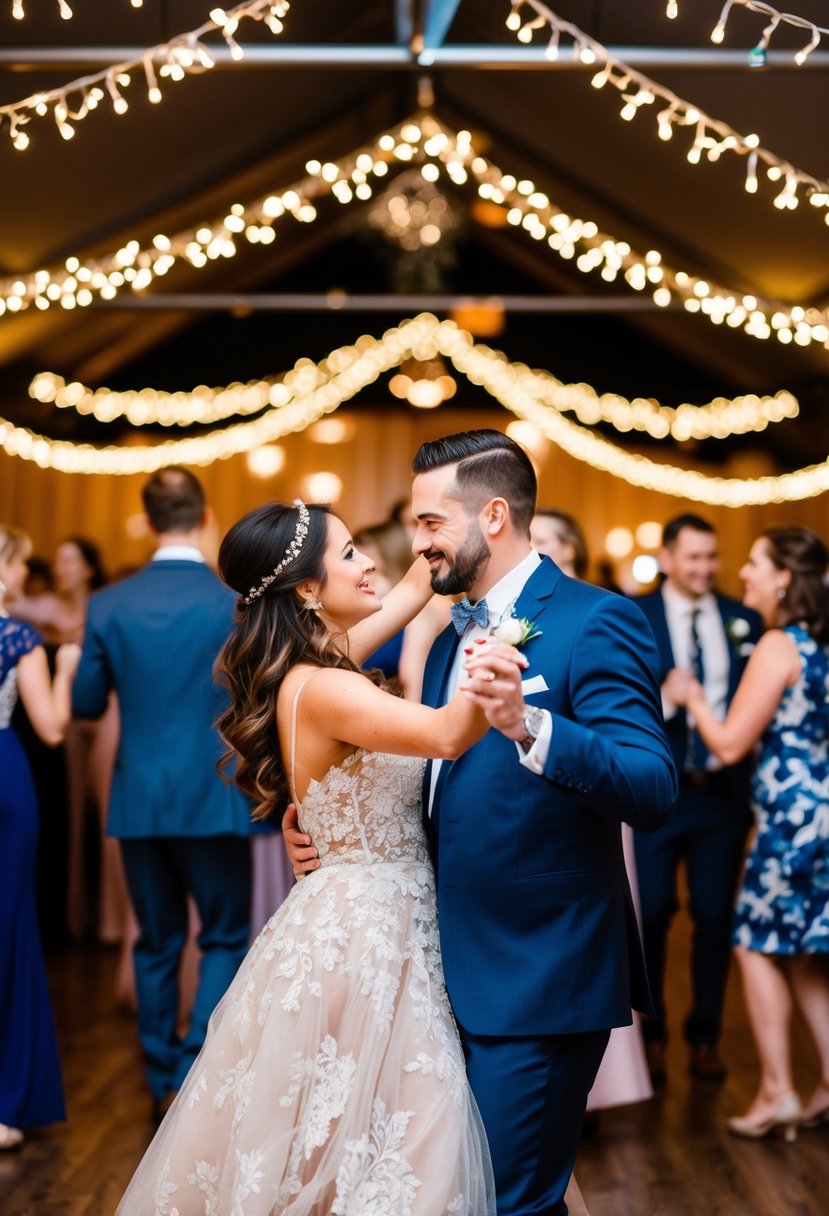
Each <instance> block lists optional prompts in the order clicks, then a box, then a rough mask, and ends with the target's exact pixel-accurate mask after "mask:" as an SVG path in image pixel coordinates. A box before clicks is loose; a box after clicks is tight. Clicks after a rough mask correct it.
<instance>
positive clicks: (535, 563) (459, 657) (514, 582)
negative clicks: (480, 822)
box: [429, 549, 553, 814]
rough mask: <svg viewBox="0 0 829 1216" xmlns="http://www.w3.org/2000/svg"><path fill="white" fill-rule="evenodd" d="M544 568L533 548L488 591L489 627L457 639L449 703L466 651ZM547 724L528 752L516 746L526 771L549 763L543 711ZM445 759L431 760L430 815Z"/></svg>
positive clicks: (550, 724)
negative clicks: (537, 571) (540, 569)
mask: <svg viewBox="0 0 829 1216" xmlns="http://www.w3.org/2000/svg"><path fill="white" fill-rule="evenodd" d="M540 565H541V558H540V557H539V556H538V554H537V553H536V552H535V550H534V549H532V550H530V552H529V553H528V554H527V556H526V557H525V558H524V560H523V561H521V562H519V563H518V565H517V566H515V567H513V569H512V570H510V572H509V573H508V574H505V575H504V577H503V578H502V579H501V580H500V582H497V583H496V584H495V586H494V587H492V588H491V589H490V590H489V591H487V593H486V595H485V596H484V599H485V600H486V606H487V611H488V616H489V619H488V622H487V625H486V627H484V626H482V625H477V624H475V622H474V621H470V623H469V624H468V625H467V627H466V629H465V631H464V633H463V635H462V636H461V637H459V638H458V645H457V649H456V650H455V657H454V659H453V660H452V666H451V667H450V669H449V677H448V679H447V681H446V701H451V699H452V697H453V696H454V695H455V693H456V692H457V691H458V687H459V685H460V683H461V677H462V676H465V672H464V671H463V660H464V658H465V657H466V656H465V654H464V651H465V649H466V648H467V647H468V646H470V645H472V644H473V643H474V642H475V641H476V639H478V638H486V637H488V636H489V631H490V630H491V629H493V628H494V627H495V626H496V625H498V624H499V623H500V621H501V618H502V617H504V616H505V615H508V613H507V609H508V608H509V607H510V605H512V604H514V603H515V601H516V600H517V599H518V597H519V595H520V594H521V592H522V591H523V590H524V587H525V585H526V583H527V582H528V581H529V579H530V577H531V575H533V574H534V573H535V571H536V570H537V569H538V567H539V566H540ZM543 712H544V716H545V723H544V726H543V728H542V729H541V731H540V732H539V735H538V738H537V739H536V741H535V743H534V744H533V746H532V747H531V748H530V750H529V751H528V752H525V751H524V749H523V748H522V747H520V746H519V745H518V744H517V743H516V745H515V746H516V749H517V751H518V756H519V760H520V762H521V764H523V765H524V766H525V768H529V769H531V770H532V771H533V772H536V773H541V772H543V771H544V764H545V762H546V760H547V754H548V752H549V750H550V741H551V739H552V735H553V719H552V716H551V715H550V714H549V713H547V711H546V710H544V711H543ZM442 763H443V761H442V760H433V761H432V779H431V784H430V786H429V813H430V814H431V810H432V801H433V799H434V796H435V786H436V785H437V780H438V774H439V772H440V766H441V764H442Z"/></svg>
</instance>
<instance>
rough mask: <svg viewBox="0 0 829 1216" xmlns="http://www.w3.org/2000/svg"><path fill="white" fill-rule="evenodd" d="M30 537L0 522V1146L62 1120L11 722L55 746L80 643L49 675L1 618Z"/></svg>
mask: <svg viewBox="0 0 829 1216" xmlns="http://www.w3.org/2000/svg"><path fill="white" fill-rule="evenodd" d="M30 553H31V543H30V541H29V538H28V536H27V535H26V534H25V532H21V531H20V529H19V528H14V527H11V526H8V525H5V524H0V1149H9V1148H15V1147H17V1145H19V1144H20V1142H21V1141H22V1139H23V1131H22V1129H23V1128H27V1127H38V1126H42V1125H44V1124H47V1123H56V1122H58V1121H59V1120H61V1119H64V1118H65V1111H64V1104H63V1087H62V1084H61V1075H60V1063H59V1060H58V1050H57V1043H56V1041H55V1031H54V1026H53V1022H52V1011H51V1007H50V1004H49V994H48V991H47V988H46V975H45V971H44V966H43V956H42V953H41V947H40V937H39V934H38V928H37V915H36V911H35V898H34V880H35V858H36V852H37V834H38V807H37V800H36V797H35V790H34V785H33V783H32V774H31V771H30V769H29V765H28V762H27V760H26V756H25V753H24V751H23V748H22V746H21V744H20V740H19V739H18V738H17V735H16V734H15V732H14V730H13V729H12V728H11V716H12V711H13V710H14V707H15V704H16V703H17V699H18V697H19V698H20V700H21V701H22V702H23V705H24V707H25V709H26V713H27V714H28V716H29V720H30V722H31V724H32V727H33V729H34V730H35V732H36V734H37V735H38V736H39V738H41V739H42V740H43V742H44V743H47V744H49V745H50V746H52V747H55V746H57V744H58V743H60V742H61V740H62V739H63V735H64V732H65V730H66V727H67V725H68V723H69V719H70V716H71V710H72V704H71V692H72V678H73V676H74V673H75V669H76V668H77V665H78V659H79V657H80V648H79V647H78V646H77V645H74V644H69V645H65V646H61V647H60V649H59V650H58V652H57V656H56V673H55V678H54V682H52V680H51V678H50V676H49V667H48V664H47V661H46V652H45V651H44V649H43V646H42V644H41V641H40V638H39V637H38V635H37V634H36V633H35V631H34V629H32V628H31V626H30V625H27V624H25V623H24V622H23V621H19V620H16V619H15V618H13V617H10V616H8V614H7V612H6V609H5V603H6V600H7V599H9V600H12V599H14V597H15V596H16V595H19V593H20V590H21V588H22V586H23V582H24V580H25V578H26V558H27V557H28V556H29V554H30Z"/></svg>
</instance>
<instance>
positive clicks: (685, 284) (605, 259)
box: [0, 113, 829, 347]
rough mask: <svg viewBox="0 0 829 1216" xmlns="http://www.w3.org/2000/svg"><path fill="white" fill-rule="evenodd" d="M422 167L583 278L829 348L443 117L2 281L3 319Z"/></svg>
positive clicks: (143, 273)
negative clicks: (472, 196)
mask: <svg viewBox="0 0 829 1216" xmlns="http://www.w3.org/2000/svg"><path fill="white" fill-rule="evenodd" d="M413 165H419V166H420V168H421V172H424V171H426V170H427V169H428V180H429V181H430V182H432V181H434V182H437V181H438V180H440V179H442V178H446V179H448V181H449V182H451V183H452V184H453V185H455V186H456V187H459V188H460V187H463V186H465V185H466V184H467V183H469V184H470V185H473V186H474V187H475V188H476V189H477V193H478V195H479V197H480V198H481V199H482V200H484V201H486V202H488V203H490V204H493V205H495V206H497V207H498V208H500V209H501V210H503V212H504V214H505V217H506V220H507V223H508V224H510V225H513V226H514V227H516V229H517V230H518V231H519V232H520V233H521V234H522V235H523V236H525V237H526V239H527V240H533V241H535V242H544V243H545V244H546V246H547V247H548V248H549V249H550V250H551V251H552V252H553V253H555V254H556V255H557V256H558V257H560V258H562V259H564V260H566V261H568V262H570V263H571V264H573V265H575V267H576V269H577V270H579V271H580V272H581V273H583V274H598V275H599V276H600V277H601V279H602V280H603V281H604V282H607V283H612V282H614V281H616V280H617V279H620V280H621V281H622V282H624V284H625V285H626V286H627V287H628V288H630V289H631V290H632V291H637V292H648V293H649V294H650V295H651V297H652V299H653V300H654V302H655V303H656V304H657V305H658V306H659V307H661V308H665V307H667V306H668V305H669V304H671V303H672V301H674V300H677V301H679V302H680V303H681V304H682V306H683V307H684V308H685V309H686V311H688V312H690V313H697V314H699V315H700V316H702V317H704V318H705V319H706V320H708V321H709V322H710V323H711V324H713V325H726V326H727V327H729V328H732V329H742V330H743V331H744V332H745V333H746V334H748V335H749V336H750V337H753V338H756V339H759V340H765V339H768V338H771V337H774V338H775V339H776V340H777V341H779V342H780V343H782V344H784V345H786V344H790V343H794V344H795V345H797V346H804V347H805V346H810V345H811V344H812V343H819V344H822V345H825V346H827V347H829V308H823V309H820V308H816V307H813V306H805V305H799V304H785V303H783V302H780V301H774V300H769V299H764V298H761V297H758V296H754V295H750V294H748V293H745V292H740V291H737V290H735V289H731V288H728V287H726V286H723V285H722V284H718V283H716V282H712V281H709V280H708V279H705V278H703V277H702V276H700V275H693V274H689V273H688V272H687V271H684V270H679V269H676V268H674V267H671V266H670V265H668V264H667V263H665V262H664V260H663V257H662V254H661V252H660V251H659V250H657V249H649V250H647V251H646V252H644V253H642V252H639V251H637V250H634V249H633V248H632V247H631V245H630V244H629V243H628V242H627V241H624V240H620V239H618V238H616V237H613V236H611V235H609V234H608V233H605V232H603V231H601V230H600V229H599V228H598V226H597V225H596V224H595V223H593V221H592V220H583V219H580V218H578V217H574V216H571V215H569V214H568V213H567V212H565V211H563V210H562V209H561V208H560V207H558V206H557V205H556V204H555V203H554V202H552V201H551V199H550V198H549V197H548V195H547V194H546V193H545V192H544V191H543V190H540V189H539V188H538V187H537V185H536V184H535V183H534V182H533V181H531V180H530V179H528V178H520V179H519V178H517V177H516V176H515V175H514V174H510V173H506V172H504V171H503V170H502V169H500V168H499V167H498V165H496V164H495V163H494V162H493V161H491V160H489V159H488V158H486V157H484V156H482V155H481V153H480V151H479V150H478V148H477V146H476V144H475V142H474V140H473V137H472V135H471V133H470V132H469V131H465V130H462V131H453V130H451V129H450V128H449V127H447V126H445V125H444V124H443V123H441V122H440V120H439V119H437V118H436V117H435V116H434V115H433V114H431V113H423V114H418V115H416V116H415V117H412V118H408V119H406V120H405V121H404V122H403V123H400V124H399V125H398V126H397V127H394V128H392V129H391V130H388V131H385V132H383V133H382V134H380V135H379V136H377V137H376V138H375V139H374V140H373V141H372V142H370V143H368V144H366V145H364V146H363V147H361V148H359V149H357V150H356V151H354V152H352V153H351V154H349V155H348V156H346V157H343V158H342V159H341V160H339V161H325V162H321V161H319V160H313V161H309V162H308V163H307V165H306V176H305V177H303V178H302V179H300V180H299V181H297V182H294V183H293V184H291V185H289V186H287V187H282V188H281V189H279V190H275V191H273V192H272V193H271V194H268V195H267V196H264V197H260V198H258V199H256V200H254V201H253V202H249V203H246V204H243V203H234V204H232V206H231V207H230V208H229V209H228V210H227V212H226V213H225V214H224V215H223V216H219V217H214V218H213V219H212V220H210V221H205V222H203V223H201V224H199V225H197V226H195V227H193V228H189V229H186V230H183V231H180V232H177V233H174V234H172V235H166V234H164V233H158V234H156V236H154V237H153V238H152V240H151V241H149V242H145V243H144V244H142V243H141V242H140V241H138V240H137V239H132V240H129V241H127V242H126V244H125V245H123V246H122V247H121V248H120V249H118V250H116V251H115V252H114V253H112V252H111V253H107V254H103V255H99V256H98V257H94V258H90V259H88V260H86V261H84V262H81V259H80V258H79V257H77V256H72V257H69V258H68V259H67V260H66V262H65V263H64V265H63V266H61V267H56V268H53V269H51V270H48V269H41V270H37V271H35V272H33V273H31V274H27V275H23V276H20V277H19V278H16V279H2V280H0V316H2V315H3V313H5V312H9V313H12V314H14V313H19V312H21V311H23V310H24V309H26V308H29V307H32V306H34V307H36V308H38V309H43V310H45V309H49V308H51V307H54V306H56V305H59V306H60V307H62V308H66V309H73V308H84V307H88V306H89V305H90V304H92V303H93V301H94V300H95V299H96V298H100V299H102V300H112V299H114V298H115V297H116V296H117V295H118V294H119V292H121V291H124V290H127V291H133V292H136V293H140V292H143V291H146V290H147V289H148V288H149V287H151V286H152V284H153V283H154V281H155V280H156V279H157V278H159V277H161V276H163V275H165V274H167V273H168V272H169V271H170V270H171V269H172V268H173V267H174V266H175V265H176V264H177V263H178V262H183V263H188V264H189V265H190V266H192V267H195V268H201V267H204V266H207V265H208V264H209V263H210V262H211V261H215V260H216V259H219V258H231V257H234V256H235V255H236V254H237V253H238V251H239V246H240V242H241V241H242V240H243V239H244V240H246V241H247V242H249V243H252V244H262V245H267V244H270V243H271V242H272V241H274V240H275V239H276V230H277V227H278V226H279V225H280V224H281V223H283V222H285V221H287V220H289V219H291V220H294V221H297V222H299V223H312V222H313V221H314V220H316V219H317V208H316V206H315V203H316V202H317V201H318V200H319V199H320V198H324V197H326V196H329V195H333V197H334V198H335V199H336V200H337V202H339V203H340V204H342V205H347V204H350V203H352V202H357V201H360V202H364V201H366V200H368V199H370V198H372V197H373V195H374V192H375V189H376V187H377V182H378V180H380V181H384V180H385V178H386V177H387V176H388V175H389V173H390V172H391V171H392V169H399V168H400V167H403V168H405V169H406V170H408V169H410V168H411V167H412V166H413Z"/></svg>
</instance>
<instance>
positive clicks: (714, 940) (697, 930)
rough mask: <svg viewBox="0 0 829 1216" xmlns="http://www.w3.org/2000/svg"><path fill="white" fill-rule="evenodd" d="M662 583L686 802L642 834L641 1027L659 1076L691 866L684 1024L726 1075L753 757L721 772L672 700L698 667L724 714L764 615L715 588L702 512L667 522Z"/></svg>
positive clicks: (638, 837) (689, 1037) (658, 628)
mask: <svg viewBox="0 0 829 1216" xmlns="http://www.w3.org/2000/svg"><path fill="white" fill-rule="evenodd" d="M660 566H661V569H662V572H663V574H664V576H665V577H664V581H663V583H662V586H661V587H660V588H659V589H658V590H657V591H654V592H652V593H651V594H649V595H645V596H642V597H640V598H639V599H638V600H637V601H636V602H637V603H638V605H639V607H640V608H641V609H642V611H643V612H644V614H645V616H646V617H647V618H648V620H649V621H650V624H651V627H652V629H653V632H654V635H655V637H656V644H657V647H658V650H659V679H660V683H661V686H662V707H663V711H664V714H665V721H666V728H667V733H668V739H669V741H670V744H671V751H672V753H673V756H674V761H675V763H676V767H677V771H678V772H679V774H680V793H679V801H678V804H677V809H676V812H675V814H674V815H673V817H672V819H671V820H670V822H669V823H667V824H665V826H664V827H661V828H660V829H659V830H658V831H656V832H652V833H648V834H644V833H641V832H637V833H635V837H634V840H635V848H636V872H637V877H638V881H639V895H640V901H641V910H642V933H643V938H644V944H645V958H646V960H647V965H648V975H649V977H650V981H651V987H652V990H653V995H654V1001H655V1004H656V1017H653V1018H650V1019H648V1020H647V1021H646V1022H645V1023H644V1025H643V1032H644V1036H645V1050H646V1053H647V1057H648V1065H649V1068H650V1072H651V1077H652V1079H653V1081H654V1082H655V1083H657V1084H659V1083H660V1082H662V1081H663V1080H664V1076H665V1044H666V1041H667V1037H668V1030H667V1019H666V1010H665V994H664V975H665V954H666V947H667V938H668V929H669V927H670V923H671V918H672V916H673V914H674V912H675V910H676V908H677V894H676V880H677V870H678V868H679V866H680V864H684V866H685V874H686V878H687V885H688V893H689V910H690V914H691V919H692V920H693V923H694V934H693V938H692V943H691V981H692V984H691V986H692V998H691V999H692V1003H691V1009H690V1011H689V1013H688V1015H687V1017H686V1019H685V1024H684V1036H685V1040H686V1042H687V1043H688V1046H689V1052H690V1061H689V1062H690V1069H691V1072H692V1074H693V1075H695V1076H697V1077H699V1078H700V1079H702V1080H710V1081H720V1080H722V1079H723V1078H724V1077H725V1075H726V1070H725V1066H724V1065H723V1063H722V1060H721V1059H720V1056H719V1053H718V1051H717V1043H718V1040H719V1037H720V1029H721V1021H722V1007H723V1000H724V997H725V985H726V981H727V978H728V966H729V961H730V957H731V917H732V913H733V908H734V894H735V888H736V883H737V877H738V874H739V870H740V865H741V862H742V858H743V854H744V850H745V841H746V834H747V832H748V828H749V824H750V813H749V806H748V767H747V764H746V762H741V763H740V764H737V765H732V766H730V767H724V766H723V765H721V764H720V762H719V761H718V760H717V759H716V758H715V757H714V756H712V755H711V753H710V752H709V751H708V749H707V748H706V747H705V746H704V744H703V743H702V740H701V738H700V736H699V734H698V733H697V732H696V731H695V730H694V729H693V721H692V720H690V719H689V718H688V715H687V714H686V712H685V710H684V709H682V708H679V707H678V706H677V704H676V703H675V702H674V701H673V699H672V689H673V687H674V684H675V682H676V681H677V680H678V679H680V680H681V679H682V678H683V673H687V672H688V671H691V672H692V673H693V674H694V675H695V676H696V677H697V679H699V681H700V683H702V684H703V686H704V688H705V693H706V698H707V700H708V703H709V705H711V706H712V707H713V708H714V710H715V712H716V713H717V715H718V717H720V718H723V717H725V714H726V711H727V709H728V706H729V705H730V703H731V698H732V697H733V695H734V693H735V691H736V689H737V685H738V683H739V681H740V676H741V675H742V671H743V668H744V666H745V661H746V656H747V654H748V652H749V651H750V649H751V647H752V646H753V644H754V642H755V641H756V640H757V638H758V637H759V636H760V630H761V624H762V623H761V621H760V618H759V617H758V615H757V613H756V612H752V611H751V609H749V608H744V607H743V605H742V604H741V603H739V601H737V600H733V599H729V598H728V597H727V596H724V595H720V594H719V593H718V592H716V591H715V581H716V577H717V572H718V570H719V551H718V546H717V536H716V532H715V531H714V528H713V527H712V525H711V524H710V523H709V522H708V521H707V520H705V519H702V518H701V517H700V516H698V515H691V514H684V515H679V516H677V517H676V518H675V519H672V520H670V522H669V523H667V524H666V525H665V528H664V531H663V540H662V549H661V552H660Z"/></svg>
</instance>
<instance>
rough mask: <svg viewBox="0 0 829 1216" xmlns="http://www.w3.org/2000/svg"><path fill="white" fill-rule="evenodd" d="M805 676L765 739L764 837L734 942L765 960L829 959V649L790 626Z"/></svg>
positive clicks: (754, 849)
mask: <svg viewBox="0 0 829 1216" xmlns="http://www.w3.org/2000/svg"><path fill="white" fill-rule="evenodd" d="M786 633H788V634H789V635H790V636H791V637H792V639H793V640H794V642H795V645H796V646H797V651H798V654H799V655H800V662H801V676H800V679H799V680H797V682H796V683H795V684H793V685H792V686H791V687H790V688H787V689H786V691H785V693H784V694H783V699H782V701H781V702H780V705H779V707H778V709H777V713H776V714H775V716H774V719H773V720H772V722H771V724H770V725H769V727H768V728H767V730H766V733H765V734H764V736H763V739H762V744H761V749H760V758H759V761H758V764H757V769H756V771H755V774H754V782H753V791H752V803H753V808H754V813H755V816H756V818H757V833H756V835H755V837H754V842H753V844H752V846H751V849H750V851H749V855H748V861H747V863H746V870H745V876H744V878H743V885H742V888H741V890H740V894H739V897H738V900H737V909H736V914H735V927H734V941H735V943H736V944H738V945H740V946H746V947H747V948H748V949H749V950H757V951H760V952H761V953H763V954H785V955H795V954H827V953H829V646H821V645H820V644H819V643H818V642H816V641H815V640H814V639H813V638H812V637H811V636H810V635H809V633H807V631H806V630H805V629H803V628H801V627H800V626H798V625H787V626H786Z"/></svg>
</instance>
